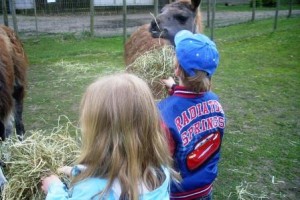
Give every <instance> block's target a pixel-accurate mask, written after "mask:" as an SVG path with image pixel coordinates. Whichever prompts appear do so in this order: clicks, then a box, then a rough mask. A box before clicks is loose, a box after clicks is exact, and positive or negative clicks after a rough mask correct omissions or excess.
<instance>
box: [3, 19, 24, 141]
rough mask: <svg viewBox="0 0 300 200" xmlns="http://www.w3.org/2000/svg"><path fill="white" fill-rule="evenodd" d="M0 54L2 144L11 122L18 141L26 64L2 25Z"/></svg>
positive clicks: (17, 43) (17, 44) (19, 47)
mask: <svg viewBox="0 0 300 200" xmlns="http://www.w3.org/2000/svg"><path fill="white" fill-rule="evenodd" d="M0 50H1V51H0V138H1V139H2V141H3V140H5V138H6V137H8V136H9V135H10V134H11V133H12V131H13V130H12V129H13V124H12V121H13V120H14V122H15V128H16V133H17V135H18V138H19V139H22V138H23V136H24V133H25V129H24V124H23V121H22V113H23V99H24V96H25V88H26V80H27V79H26V74H27V67H28V60H27V56H26V54H25V52H24V49H23V45H22V43H21V41H20V40H19V38H18V37H17V36H16V34H15V33H14V31H13V30H12V29H10V28H9V27H6V26H3V25H0Z"/></svg>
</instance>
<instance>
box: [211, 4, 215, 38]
mask: <svg viewBox="0 0 300 200" xmlns="http://www.w3.org/2000/svg"><path fill="white" fill-rule="evenodd" d="M211 10H212V16H211V25H210V39H211V40H214V28H215V13H216V0H212V9H211Z"/></svg>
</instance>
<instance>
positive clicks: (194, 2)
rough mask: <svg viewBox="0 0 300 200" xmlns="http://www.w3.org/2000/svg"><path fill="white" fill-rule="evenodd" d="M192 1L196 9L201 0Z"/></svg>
mask: <svg viewBox="0 0 300 200" xmlns="http://www.w3.org/2000/svg"><path fill="white" fill-rule="evenodd" d="M191 2H192V7H193V9H194V10H196V9H197V8H198V7H199V5H200V3H201V0H192V1H191Z"/></svg>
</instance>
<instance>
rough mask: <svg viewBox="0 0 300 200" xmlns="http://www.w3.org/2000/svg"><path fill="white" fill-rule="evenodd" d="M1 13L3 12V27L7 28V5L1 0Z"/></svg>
mask: <svg viewBox="0 0 300 200" xmlns="http://www.w3.org/2000/svg"><path fill="white" fill-rule="evenodd" d="M2 12H3V21H4V25H5V26H8V17H7V5H6V0H2Z"/></svg>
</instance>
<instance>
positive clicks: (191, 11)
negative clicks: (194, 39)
mask: <svg viewBox="0 0 300 200" xmlns="http://www.w3.org/2000/svg"><path fill="white" fill-rule="evenodd" d="M200 2H201V0H178V1H175V2H173V3H171V4H167V5H166V6H164V7H163V8H162V10H161V12H160V14H159V15H158V16H157V17H156V19H153V20H152V22H151V25H150V30H149V31H150V33H151V35H152V37H154V38H164V39H167V40H169V41H170V42H171V43H172V44H173V45H174V37H175V34H176V33H177V32H178V31H180V30H189V31H191V32H194V33H195V32H201V28H202V27H201V19H200V17H201V16H200V13H199V9H198V7H199V5H200Z"/></svg>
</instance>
